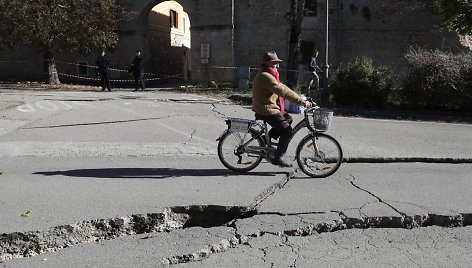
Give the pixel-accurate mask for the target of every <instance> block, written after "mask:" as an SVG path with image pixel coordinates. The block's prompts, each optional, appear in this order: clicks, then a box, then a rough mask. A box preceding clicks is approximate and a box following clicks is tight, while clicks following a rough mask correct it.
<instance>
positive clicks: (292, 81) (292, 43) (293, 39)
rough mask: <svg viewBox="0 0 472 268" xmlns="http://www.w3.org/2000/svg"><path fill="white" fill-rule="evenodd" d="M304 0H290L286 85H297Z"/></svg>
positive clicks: (292, 86)
mask: <svg viewBox="0 0 472 268" xmlns="http://www.w3.org/2000/svg"><path fill="white" fill-rule="evenodd" d="M304 8H305V0H291V4H290V13H291V14H292V16H291V18H290V40H289V44H288V62H287V69H288V72H287V86H289V87H290V88H292V89H293V88H295V87H297V85H298V56H299V54H300V38H301V35H302V22H303V9H304Z"/></svg>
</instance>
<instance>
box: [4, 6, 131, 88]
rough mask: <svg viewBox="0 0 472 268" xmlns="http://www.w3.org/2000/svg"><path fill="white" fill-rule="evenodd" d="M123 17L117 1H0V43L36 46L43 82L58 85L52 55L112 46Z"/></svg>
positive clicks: (123, 12)
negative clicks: (44, 71) (44, 70)
mask: <svg viewBox="0 0 472 268" xmlns="http://www.w3.org/2000/svg"><path fill="white" fill-rule="evenodd" d="M125 17H127V12H126V11H125V10H124V9H123V8H122V7H121V6H120V5H118V4H117V0H0V33H1V34H0V46H2V47H4V48H5V47H6V48H13V47H15V46H18V45H26V46H32V47H34V48H36V49H37V50H38V52H39V53H41V54H42V55H43V59H44V62H45V68H46V69H47V70H48V71H47V77H46V82H48V83H49V84H59V83H60V81H59V77H58V75H57V71H56V63H55V60H54V57H55V55H57V54H58V53H62V52H76V53H80V54H88V53H90V52H91V51H93V50H97V49H100V48H106V47H113V46H114V45H115V44H116V43H117V42H118V33H117V30H118V22H119V20H120V19H122V18H125Z"/></svg>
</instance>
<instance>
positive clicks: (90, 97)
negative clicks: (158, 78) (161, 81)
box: [0, 90, 472, 267]
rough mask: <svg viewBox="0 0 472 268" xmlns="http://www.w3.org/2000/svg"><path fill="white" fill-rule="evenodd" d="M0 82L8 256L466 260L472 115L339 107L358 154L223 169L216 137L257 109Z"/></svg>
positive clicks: (126, 262) (182, 262) (0, 200)
mask: <svg viewBox="0 0 472 268" xmlns="http://www.w3.org/2000/svg"><path fill="white" fill-rule="evenodd" d="M0 94H1V95H2V98H1V100H0V111H2V116H1V117H0V121H1V125H0V151H1V152H2V154H1V155H0V161H1V162H0V171H1V172H3V173H1V174H2V175H0V189H1V190H0V191H1V195H0V217H1V221H0V267H97V266H100V267H156V266H169V265H171V266H177V267H181V266H182V267H186V266H190V267H222V266H227V267H334V266H336V267H358V266H366V267H379V266H380V267H383V266H391V267H416V266H418V267H468V266H469V263H470V261H471V257H470V256H471V253H472V245H471V243H472V242H471V241H472V239H471V235H472V232H471V229H470V225H471V222H472V218H471V215H472V214H471V207H472V198H471V197H470V194H469V191H470V190H469V189H471V187H470V186H471V183H472V182H471V180H470V174H471V171H472V170H471V169H472V166H471V164H470V163H471V159H472V153H471V152H472V148H471V147H472V140H471V139H472V135H470V133H471V127H470V125H466V124H445V123H428V122H406V121H390V120H366V119H361V118H341V117H335V120H334V122H333V127H332V130H331V131H330V134H331V135H333V136H334V137H335V138H336V139H338V140H339V142H340V143H341V145H342V146H343V150H344V153H345V156H346V160H348V161H349V160H352V161H351V162H359V163H349V162H348V163H344V164H343V165H342V166H341V168H340V170H339V171H338V172H337V173H336V174H335V175H333V176H331V177H329V178H326V179H309V178H306V177H304V175H303V173H300V172H299V171H297V170H296V169H295V170H286V169H280V168H275V169H274V167H273V166H271V165H270V164H268V163H264V162H263V163H262V164H261V165H260V166H259V167H258V168H257V169H256V170H254V171H253V172H250V173H247V174H235V173H231V172H229V171H227V170H225V169H224V167H223V166H222V165H221V164H220V163H219V161H218V157H217V155H216V141H215V140H216V138H217V137H218V136H219V134H220V133H221V132H222V131H223V130H224V128H225V124H224V122H223V120H224V118H225V117H226V116H230V117H242V118H253V114H252V112H251V111H250V109H248V108H247V107H241V106H237V105H231V104H229V103H225V102H222V101H221V100H215V99H211V98H207V97H204V96H197V95H189V94H175V93H163V92H158V91H150V92H145V93H134V94H133V93H130V92H126V91H114V92H111V93H103V92H35V91H21V92H17V91H9V90H0ZM299 119H300V118H299V116H295V121H297V120H299ZM303 135H304V133H299V134H298V136H296V137H295V139H294V141H293V142H294V143H292V146H291V149H290V151H289V155H293V154H294V147H295V145H294V144H295V143H296V142H297V140H299V139H301V137H303ZM26 211H30V213H29V214H28V215H29V216H28V217H22V216H21V215H22V214H23V213H25V212H26ZM202 227H205V228H202ZM39 253H40V254H39ZM38 254H39V255H38ZM11 258H13V259H11Z"/></svg>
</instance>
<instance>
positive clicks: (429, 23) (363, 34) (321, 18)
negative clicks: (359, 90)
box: [302, 0, 467, 70]
mask: <svg viewBox="0 0 472 268" xmlns="http://www.w3.org/2000/svg"><path fill="white" fill-rule="evenodd" d="M318 5H319V8H318V10H319V11H321V12H319V13H318V16H315V17H305V19H304V24H303V38H302V39H303V40H307V41H312V42H314V44H315V46H316V47H317V48H319V50H320V58H322V62H324V61H325V52H326V49H325V40H326V38H325V27H326V15H325V10H326V9H325V6H324V5H325V1H319V3H318ZM392 7H393V6H392V4H391V1H389V0H337V1H330V6H329V11H330V12H329V63H330V65H331V66H332V67H337V66H339V64H341V63H346V62H348V61H349V60H351V59H353V58H355V57H360V56H367V57H371V58H373V59H374V63H375V64H376V65H386V66H389V67H391V68H393V69H394V70H400V69H401V66H402V64H403V62H402V60H403V55H404V54H405V52H406V51H407V50H408V48H409V47H422V48H426V49H442V50H450V51H454V52H457V51H463V50H465V49H467V48H466V47H464V46H463V45H462V44H461V43H460V38H459V36H458V35H457V34H455V33H448V32H443V31H440V30H438V29H437V28H436V27H435V26H434V25H437V24H438V23H439V22H440V21H441V20H440V17H437V16H432V15H430V14H429V13H427V12H426V11H425V10H423V9H421V8H411V7H409V8H407V9H402V10H400V11H398V12H393V13H392V12H390V13H389V12H388V11H389V10H392Z"/></svg>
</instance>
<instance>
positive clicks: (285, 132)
mask: <svg viewBox="0 0 472 268" xmlns="http://www.w3.org/2000/svg"><path fill="white" fill-rule="evenodd" d="M262 61H263V63H262V65H261V69H260V71H259V72H258V73H257V75H256V77H255V78H254V82H253V86H252V110H253V111H254V112H255V113H256V118H257V119H260V120H264V121H266V122H267V123H268V124H269V125H271V126H272V129H271V130H270V131H269V136H270V137H271V138H273V139H277V138H279V137H280V139H279V142H278V146H277V150H276V151H275V154H274V158H273V159H272V164H274V165H278V166H281V167H291V166H292V165H291V164H289V163H287V162H286V161H285V160H284V159H283V156H284V154H285V152H286V151H287V148H288V144H289V142H290V138H291V137H292V126H291V123H292V121H293V119H292V117H291V116H290V115H289V114H288V113H285V110H284V99H287V100H289V101H291V102H292V103H296V104H299V105H303V106H305V107H306V108H310V107H311V105H312V104H311V102H309V101H305V100H303V99H302V97H301V96H300V95H298V94H297V93H296V92H294V91H293V90H291V89H290V88H289V87H287V86H286V85H284V84H282V83H281V82H280V78H279V72H278V71H277V68H278V67H279V63H280V62H281V61H282V60H280V59H279V58H278V57H277V54H276V53H275V52H274V51H269V52H267V53H265V54H264V55H263V58H262Z"/></svg>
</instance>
